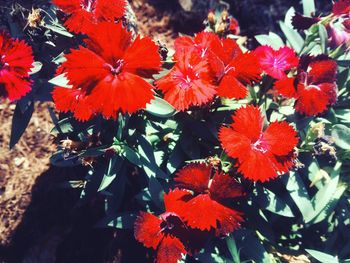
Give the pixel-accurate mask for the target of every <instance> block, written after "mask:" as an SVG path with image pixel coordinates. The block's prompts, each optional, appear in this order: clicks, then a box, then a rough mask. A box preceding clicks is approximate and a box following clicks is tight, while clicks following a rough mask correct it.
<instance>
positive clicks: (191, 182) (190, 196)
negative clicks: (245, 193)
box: [175, 163, 243, 236]
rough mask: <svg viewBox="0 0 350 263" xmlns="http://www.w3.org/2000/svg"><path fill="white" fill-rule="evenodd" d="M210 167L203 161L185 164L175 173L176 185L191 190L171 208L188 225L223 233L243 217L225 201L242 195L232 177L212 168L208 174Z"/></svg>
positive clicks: (237, 223)
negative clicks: (181, 202)
mask: <svg viewBox="0 0 350 263" xmlns="http://www.w3.org/2000/svg"><path fill="white" fill-rule="evenodd" d="M211 174H212V172H211V167H210V166H209V165H206V164H199V163H195V164H189V165H187V166H185V167H184V168H182V169H181V170H180V171H179V172H178V173H177V174H176V177H175V181H176V182H177V186H178V187H180V188H184V189H188V190H191V191H192V193H191V192H188V193H187V195H185V196H184V197H183V198H182V200H183V201H184V203H183V205H181V204H180V205H179V206H177V207H176V208H177V209H179V210H175V211H176V212H177V213H178V214H180V215H181V216H182V218H183V219H184V220H185V221H186V223H187V224H188V225H189V226H190V227H192V228H198V229H200V230H202V231H205V230H207V231H211V230H214V231H215V233H216V235H218V236H219V235H226V234H228V233H230V232H232V231H233V230H235V229H236V228H237V227H239V225H240V222H242V221H243V219H242V217H241V213H240V212H238V211H236V210H234V209H232V208H231V207H230V206H229V205H227V204H228V203H227V201H231V200H232V198H236V197H239V196H242V190H241V187H240V186H239V185H238V183H237V182H236V180H235V179H234V178H232V177H231V176H229V175H228V174H225V173H219V172H216V173H215V174H214V176H213V177H212V178H211Z"/></svg>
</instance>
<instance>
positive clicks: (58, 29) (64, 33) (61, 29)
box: [45, 24, 73, 37]
mask: <svg viewBox="0 0 350 263" xmlns="http://www.w3.org/2000/svg"><path fill="white" fill-rule="evenodd" d="M45 27H46V28H47V29H50V30H51V31H53V32H55V33H57V34H60V35H62V36H66V37H73V35H72V34H71V33H69V32H68V31H67V29H65V28H64V27H63V26H60V25H59V24H55V25H48V24H46V25H45Z"/></svg>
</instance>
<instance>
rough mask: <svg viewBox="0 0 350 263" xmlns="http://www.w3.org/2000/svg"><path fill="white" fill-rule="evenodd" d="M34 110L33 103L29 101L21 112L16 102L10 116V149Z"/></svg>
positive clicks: (21, 133) (20, 135)
mask: <svg viewBox="0 0 350 263" xmlns="http://www.w3.org/2000/svg"><path fill="white" fill-rule="evenodd" d="M33 112H34V103H33V102H31V104H30V105H29V107H28V108H27V109H26V110H25V111H24V112H22V111H21V108H20V104H19V102H17V104H16V108H15V112H14V113H13V117H12V126H11V138H10V149H12V147H13V146H15V144H16V143H17V142H18V141H19V139H20V138H21V137H22V135H23V133H24V131H25V130H26V128H27V126H28V124H29V121H30V119H31V118H32V115H33Z"/></svg>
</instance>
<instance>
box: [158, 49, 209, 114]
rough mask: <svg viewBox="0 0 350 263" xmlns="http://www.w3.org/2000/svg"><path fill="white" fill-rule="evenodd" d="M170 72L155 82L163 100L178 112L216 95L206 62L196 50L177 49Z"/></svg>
mask: <svg viewBox="0 0 350 263" xmlns="http://www.w3.org/2000/svg"><path fill="white" fill-rule="evenodd" d="M175 58H176V64H175V66H174V67H173V68H172V69H171V71H170V72H169V73H168V74H167V75H165V76H164V77H162V78H161V79H159V80H157V81H156V86H157V87H158V88H159V89H160V90H162V91H163V93H164V99H165V100H167V101H168V102H169V103H170V104H171V105H173V106H174V107H175V108H176V109H177V110H179V111H185V110H187V109H188V108H189V107H190V106H200V105H203V104H205V103H207V102H209V101H210V100H211V99H212V98H213V97H214V95H215V94H216V87H215V86H214V85H213V84H212V80H213V76H212V75H211V72H210V70H209V67H208V63H207V60H206V59H205V58H203V57H202V56H201V54H200V52H198V49H196V48H192V49H189V50H185V49H179V51H178V52H177V53H176V55H175Z"/></svg>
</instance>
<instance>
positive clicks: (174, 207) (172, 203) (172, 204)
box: [164, 188, 193, 218]
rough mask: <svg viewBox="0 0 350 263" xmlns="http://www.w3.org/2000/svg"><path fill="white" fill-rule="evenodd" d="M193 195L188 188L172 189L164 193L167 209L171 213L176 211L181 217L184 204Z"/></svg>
mask: <svg viewBox="0 0 350 263" xmlns="http://www.w3.org/2000/svg"><path fill="white" fill-rule="evenodd" d="M192 196H193V195H192V194H191V192H189V191H188V190H184V189H179V188H175V189H173V190H170V191H169V193H168V194H164V205H165V210H166V211H167V212H170V213H175V214H177V215H178V216H179V217H180V218H181V216H182V213H183V206H184V204H185V202H187V201H188V200H189V199H190V198H192Z"/></svg>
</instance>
